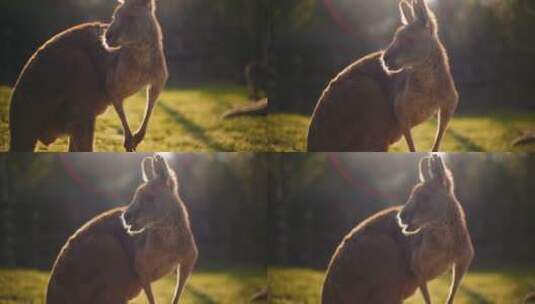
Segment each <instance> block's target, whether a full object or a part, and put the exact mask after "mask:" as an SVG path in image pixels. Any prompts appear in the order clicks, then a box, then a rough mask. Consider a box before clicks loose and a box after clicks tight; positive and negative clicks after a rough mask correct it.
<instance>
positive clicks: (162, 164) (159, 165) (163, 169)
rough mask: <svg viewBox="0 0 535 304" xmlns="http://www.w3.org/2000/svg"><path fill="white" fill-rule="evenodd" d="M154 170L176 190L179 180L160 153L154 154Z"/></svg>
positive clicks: (157, 175) (158, 176)
mask: <svg viewBox="0 0 535 304" xmlns="http://www.w3.org/2000/svg"><path fill="white" fill-rule="evenodd" d="M154 172H155V173H156V177H157V178H158V179H160V180H163V181H165V182H166V184H167V185H168V186H169V187H171V188H173V189H175V190H176V188H177V181H176V175H175V172H174V171H173V170H172V169H171V168H169V165H168V164H167V161H166V160H165V158H164V157H163V156H161V155H160V154H156V155H154Z"/></svg>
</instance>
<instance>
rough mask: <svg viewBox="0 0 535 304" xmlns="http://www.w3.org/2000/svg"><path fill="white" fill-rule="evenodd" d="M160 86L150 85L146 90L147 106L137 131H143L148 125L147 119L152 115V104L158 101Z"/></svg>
mask: <svg viewBox="0 0 535 304" xmlns="http://www.w3.org/2000/svg"><path fill="white" fill-rule="evenodd" d="M162 88H163V87H162V86H150V87H149V88H148V92H147V107H146V109H145V115H144V117H143V122H142V123H141V126H140V128H139V130H138V131H137V132H138V133H139V132H144V131H145V130H146V129H147V127H148V125H149V121H150V118H151V116H152V112H153V110H154V106H155V105H156V102H157V101H158V97H160V93H161V91H162Z"/></svg>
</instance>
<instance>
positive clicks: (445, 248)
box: [322, 157, 473, 304]
mask: <svg viewBox="0 0 535 304" xmlns="http://www.w3.org/2000/svg"><path fill="white" fill-rule="evenodd" d="M425 163H428V164H431V167H432V169H431V171H430V172H432V173H430V174H427V173H426V172H424V170H427V167H426V165H425ZM422 164H423V165H422V167H421V171H422V173H421V174H422V182H421V183H420V184H418V185H416V186H415V187H414V189H413V191H412V194H411V196H410V198H409V200H408V202H407V203H406V205H405V206H403V207H396V208H390V209H386V210H384V211H381V212H379V213H378V214H376V215H374V216H372V217H370V218H369V219H367V220H365V221H364V222H362V223H361V224H360V225H358V226H357V227H356V228H355V229H354V230H353V231H351V232H350V233H349V234H348V235H347V236H346V237H345V238H344V240H343V241H342V243H341V244H340V246H339V247H338V248H337V250H336V252H335V253H334V255H333V257H332V259H331V262H330V264H329V267H328V270H327V275H326V278H325V281H324V285H323V293H322V303H323V304H355V303H363V304H364V303H366V304H374V303H377V304H383V303H389V304H395V303H402V302H403V300H404V299H406V298H408V297H410V296H411V295H412V294H413V293H414V292H415V291H416V289H418V288H420V290H421V292H422V294H423V296H424V299H425V302H426V303H431V300H430V297H429V292H428V290H427V282H428V281H430V280H433V279H434V278H436V277H437V276H439V275H441V274H442V273H444V272H445V271H446V270H448V269H450V268H451V269H452V270H453V275H452V277H453V278H452V285H451V289H450V294H449V296H448V302H447V303H449V304H451V303H453V299H454V297H455V293H456V291H457V289H458V287H459V284H460V282H461V279H462V277H463V275H464V274H465V272H466V271H467V269H468V266H469V265H470V263H471V260H472V256H473V247H472V243H471V239H470V235H469V233H468V230H467V228H466V222H465V218H464V212H463V210H462V207H461V206H460V204H459V202H458V201H457V200H456V198H455V195H454V194H453V181H452V179H451V177H450V175H449V171H448V170H447V169H446V168H445V167H444V165H443V163H442V160H441V159H440V158H439V157H433V158H432V159H428V158H426V159H424V160H423V161H422Z"/></svg>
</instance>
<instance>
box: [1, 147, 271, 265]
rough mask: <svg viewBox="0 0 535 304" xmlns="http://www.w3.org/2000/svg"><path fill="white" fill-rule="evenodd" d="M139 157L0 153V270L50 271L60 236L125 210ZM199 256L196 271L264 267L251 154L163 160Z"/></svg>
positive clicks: (262, 211)
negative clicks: (172, 175)
mask: <svg viewBox="0 0 535 304" xmlns="http://www.w3.org/2000/svg"><path fill="white" fill-rule="evenodd" d="M143 156H144V155H141V154H137V155H126V154H122V155H121V154H99V155H82V154H79V155H67V154H63V155H61V154H48V155H47V154H39V155H38V154H4V155H1V156H0V187H1V189H0V222H1V224H0V265H1V266H17V267H38V268H43V269H50V268H51V267H52V263H53V262H54V259H55V257H56V255H57V254H58V252H59V250H60V248H61V247H62V246H63V245H64V244H65V242H66V240H67V238H68V237H69V236H70V235H71V234H72V233H73V232H75V231H76V230H77V229H78V228H79V227H81V225H83V224H84V223H85V222H87V221H88V220H89V219H91V218H93V217H95V216H96V215H98V214H100V213H102V212H103V211H106V210H109V209H112V208H115V207H118V206H122V205H126V204H128V203H129V201H130V200H131V198H132V195H133V193H134V192H135V189H136V188H137V186H138V185H139V184H140V183H141V169H140V168H141V167H140V162H141V160H142V158H143ZM168 159H169V161H170V165H171V166H172V167H173V168H175V170H176V172H177V176H178V181H179V193H180V195H181V197H182V199H183V201H184V202H185V204H186V206H187V208H188V210H189V212H190V218H191V222H192V229H193V233H194V235H195V238H196V240H197V244H198V247H199V251H200V259H199V267H218V266H222V265H223V266H224V265H234V266H247V265H249V266H252V265H253V266H254V265H261V266H263V265H265V264H266V250H267V249H266V245H267V222H266V221H267V215H266V214H267V210H266V208H267V198H266V195H265V193H266V185H267V182H266V177H267V174H266V166H267V160H266V159H265V157H263V156H261V155H255V154H179V155H173V156H169V158H168Z"/></svg>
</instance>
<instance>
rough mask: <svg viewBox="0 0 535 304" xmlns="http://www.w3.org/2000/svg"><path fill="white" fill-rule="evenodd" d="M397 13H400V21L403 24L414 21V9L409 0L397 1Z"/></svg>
mask: <svg viewBox="0 0 535 304" xmlns="http://www.w3.org/2000/svg"><path fill="white" fill-rule="evenodd" d="M399 13H400V15H401V23H403V24H404V25H407V24H409V23H412V22H414V10H413V9H412V6H411V5H410V4H409V2H407V1H405V0H401V1H400V2H399Z"/></svg>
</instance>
